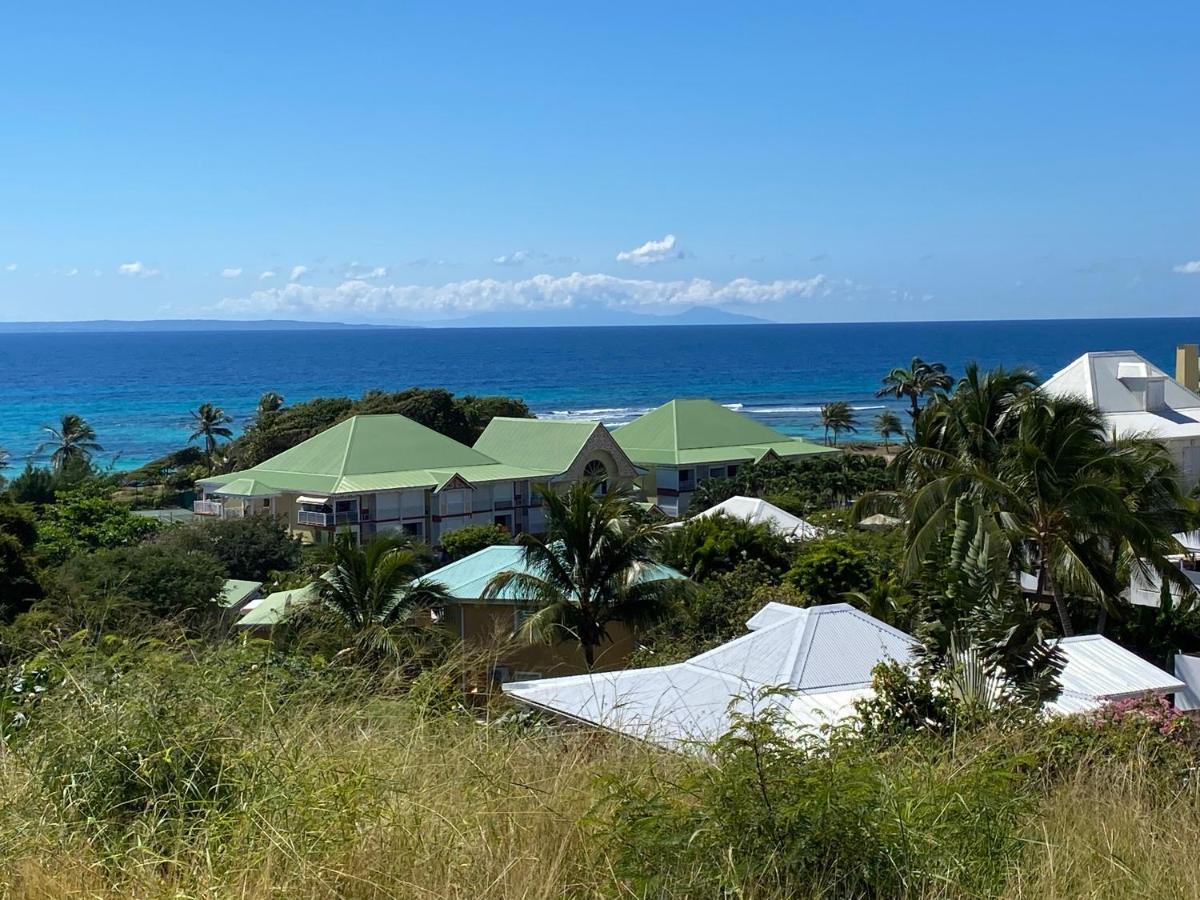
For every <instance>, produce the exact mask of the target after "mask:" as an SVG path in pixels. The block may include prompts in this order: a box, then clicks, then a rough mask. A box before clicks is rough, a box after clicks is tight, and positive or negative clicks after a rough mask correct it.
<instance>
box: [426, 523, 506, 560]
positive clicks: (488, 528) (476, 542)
mask: <svg viewBox="0 0 1200 900" xmlns="http://www.w3.org/2000/svg"><path fill="white" fill-rule="evenodd" d="M441 541H442V549H443V550H444V551H446V555H447V556H448V557H450V559H462V558H463V557H466V556H470V555H471V554H472V553H478V552H479V551H480V550H483V549H484V548H485V547H494V546H496V545H498V544H511V543H512V542H513V536H512V535H511V534H509V532H508V529H506V528H504V527H503V526H500V525H468V526H466V527H465V528H458V529H456V530H454V531H451V532H450V533H449V534H443V535H442V537H441Z"/></svg>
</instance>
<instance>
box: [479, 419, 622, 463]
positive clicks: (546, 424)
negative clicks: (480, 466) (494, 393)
mask: <svg viewBox="0 0 1200 900" xmlns="http://www.w3.org/2000/svg"><path fill="white" fill-rule="evenodd" d="M600 427H602V426H601V425H600V424H599V423H597V422H557V421H554V420H552V419H510V418H503V417H499V418H495V419H492V421H491V422H489V423H488V426H487V428H485V429H484V430H483V434H481V435H480V436H479V440H477V441H476V442H475V449H476V450H478V451H480V452H481V453H486V454H487V455H488V456H490V457H491V458H492V459H495V460H499V461H500V462H502V463H510V464H512V465H522V466H533V467H534V468H535V469H546V470H552V471H553V472H554V473H555V474H556V475H558V474H561V473H563V472H565V471H567V469H569V468H570V467H571V464H572V463H573V462H575V459H576V458H577V457H578V456H579V454H580V453H581V452H582V451H583V447H584V445H585V444H586V443H587V442H588V439H589V438H590V437H591V436H592V435H593V434H594V433H595V431H596V429H597V428H600Z"/></svg>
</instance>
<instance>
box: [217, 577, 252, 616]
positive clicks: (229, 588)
mask: <svg viewBox="0 0 1200 900" xmlns="http://www.w3.org/2000/svg"><path fill="white" fill-rule="evenodd" d="M261 588H262V582H261V581H243V580H242V579H238V578H227V579H226V580H225V586H224V587H222V588H221V593H220V594H219V595H218V596H217V605H218V606H223V607H225V608H226V609H230V608H235V607H240V606H241V605H242V604H243V603H244V602H245V601H246V599H247V598H248V597H251V596H253V595H254V594H255V593H257V592H258V591H259V590H260V589H261Z"/></svg>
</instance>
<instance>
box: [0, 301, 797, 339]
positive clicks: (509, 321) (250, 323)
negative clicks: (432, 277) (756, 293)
mask: <svg viewBox="0 0 1200 900" xmlns="http://www.w3.org/2000/svg"><path fill="white" fill-rule="evenodd" d="M773 324H776V323H774V322H772V321H771V320H770V319H760V318H758V317H756V316H747V315H742V314H740V313H733V312H727V311H726V310H723V309H718V308H715V307H704V306H693V307H690V308H688V309H685V310H683V311H682V312H678V313H672V314H671V315H663V316H655V315H647V314H644V313H635V312H628V311H626V310H611V309H569V310H554V311H546V312H543V313H540V314H535V313H528V312H524V313H520V312H518V313H509V312H495V313H476V314H475V315H471V316H464V317H463V318H459V319H445V320H442V321H436V322H309V321H302V320H299V319H89V320H85V321H79V322H0V334H76V333H77V334H95V333H108V332H113V333H115V332H194V331H321V330H352V331H364V330H372V329H381V328H382V329H394V328H577V327H582V326H647V325H773Z"/></svg>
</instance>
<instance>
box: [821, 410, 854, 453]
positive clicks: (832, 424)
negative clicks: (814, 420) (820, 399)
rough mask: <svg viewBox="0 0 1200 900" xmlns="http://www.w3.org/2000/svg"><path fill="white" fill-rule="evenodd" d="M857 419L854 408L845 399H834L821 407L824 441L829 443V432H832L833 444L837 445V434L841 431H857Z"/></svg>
mask: <svg viewBox="0 0 1200 900" xmlns="http://www.w3.org/2000/svg"><path fill="white" fill-rule="evenodd" d="M857 422H858V420H857V419H856V418H855V416H854V410H853V409H852V408H851V407H850V404H849V403H847V402H846V401H845V400H834V401H833V402H832V403H826V404H825V405H824V406H822V407H821V424H822V425H823V426H825V443H826V444H828V443H829V432H830V431H832V432H833V445H834V446H835V447H836V446H837V440H838V435H840V434H841V433H842V432H843V431H850V432H854V431H857V430H858V428H857V427H856V426H857Z"/></svg>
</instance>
